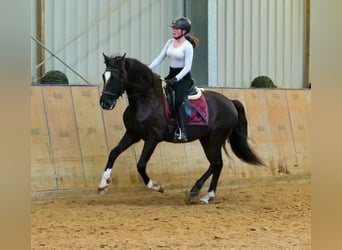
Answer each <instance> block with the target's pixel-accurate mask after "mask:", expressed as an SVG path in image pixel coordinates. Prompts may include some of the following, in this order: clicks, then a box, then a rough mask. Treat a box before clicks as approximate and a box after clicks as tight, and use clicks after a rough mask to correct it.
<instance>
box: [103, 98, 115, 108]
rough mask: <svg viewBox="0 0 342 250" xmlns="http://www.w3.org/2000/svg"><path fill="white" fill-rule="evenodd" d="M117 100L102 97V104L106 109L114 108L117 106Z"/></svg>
mask: <svg viewBox="0 0 342 250" xmlns="http://www.w3.org/2000/svg"><path fill="white" fill-rule="evenodd" d="M115 104H116V100H110V99H107V98H103V96H101V98H100V106H101V107H102V108H103V109H105V110H112V109H113V108H114V107H115Z"/></svg>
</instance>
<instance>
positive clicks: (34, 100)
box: [31, 86, 57, 192]
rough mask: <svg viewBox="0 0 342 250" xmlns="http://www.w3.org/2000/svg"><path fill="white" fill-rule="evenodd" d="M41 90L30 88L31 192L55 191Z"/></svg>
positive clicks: (35, 87)
mask: <svg viewBox="0 0 342 250" xmlns="http://www.w3.org/2000/svg"><path fill="white" fill-rule="evenodd" d="M51 153H52V152H51V144H50V139H49V133H48V129H47V122H46V115H45V106H44V102H43V97H42V88H41V87H38V86H34V87H31V191H33V192H34V191H39V190H53V189H56V188H57V186H56V175H55V169H54V167H55V166H54V162H53V159H52V155H51Z"/></svg>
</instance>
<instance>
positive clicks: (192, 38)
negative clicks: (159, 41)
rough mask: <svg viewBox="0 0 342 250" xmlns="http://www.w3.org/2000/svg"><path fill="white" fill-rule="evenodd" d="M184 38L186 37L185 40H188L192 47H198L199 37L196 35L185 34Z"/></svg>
mask: <svg viewBox="0 0 342 250" xmlns="http://www.w3.org/2000/svg"><path fill="white" fill-rule="evenodd" d="M185 38H186V40H188V41H189V42H190V43H191V44H192V47H194V48H197V47H198V45H199V39H198V38H197V37H195V36H192V35H186V36H185Z"/></svg>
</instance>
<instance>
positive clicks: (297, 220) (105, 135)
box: [31, 85, 312, 249]
mask: <svg viewBox="0 0 342 250" xmlns="http://www.w3.org/2000/svg"><path fill="white" fill-rule="evenodd" d="M211 90H214V91H217V92H220V93H222V94H224V95H225V96H227V97H229V98H231V99H238V100H240V101H241V102H242V103H243V104H244V106H245V108H246V116H247V120H248V135H249V137H250V138H249V142H250V145H251V146H252V147H253V149H254V150H255V152H256V153H257V154H258V155H259V156H260V157H261V158H262V159H263V160H264V162H265V163H266V166H265V167H262V166H252V165H248V164H245V163H243V162H242V161H240V160H239V159H238V158H237V157H236V156H235V155H234V154H233V153H232V151H231V149H230V146H229V144H228V143H227V149H228V154H229V156H226V155H225V154H223V156H224V167H223V169H222V173H221V177H220V179H219V183H218V188H217V190H216V197H215V199H214V200H213V201H212V202H211V203H210V204H200V203H199V202H198V203H197V202H194V203H191V204H189V203H188V202H186V196H187V191H188V190H189V189H190V188H191V187H192V185H193V184H194V182H195V181H196V180H197V179H198V178H199V177H200V176H201V175H202V174H203V173H204V172H205V171H206V170H207V168H208V166H209V162H208V161H207V160H206V157H205V155H204V152H203V151H202V147H201V145H200V143H199V142H198V141H195V142H191V143H187V144H171V143H166V142H162V143H160V144H159V145H158V146H157V148H156V150H155V151H154V153H153V155H152V158H151V159H150V161H149V163H148V167H147V171H148V173H149V175H150V176H151V178H152V179H153V180H156V181H158V182H159V183H161V184H163V185H164V188H165V191H164V193H160V192H155V191H152V190H151V189H148V188H146V187H145V186H144V184H143V181H142V180H141V179H140V176H139V174H138V172H137V169H136V164H137V160H138V159H139V156H140V152H141V149H142V145H143V144H142V142H139V143H138V144H135V145H134V146H132V147H131V148H129V149H128V150H126V151H125V152H123V153H122V154H121V155H120V156H119V158H118V159H117V161H116V162H115V165H114V168H113V172H112V175H111V182H110V183H109V189H108V191H107V193H106V194H104V195H99V194H97V187H98V185H99V182H100V180H101V176H102V174H103V171H104V167H105V164H106V161H107V157H108V154H109V152H110V150H111V149H112V148H113V147H114V146H115V145H116V144H117V143H118V141H119V140H120V138H121V136H122V135H123V133H124V126H123V122H122V113H123V111H124V109H125V107H126V106H127V97H126V96H125V95H124V96H123V97H122V98H120V99H119V100H118V103H117V105H116V107H115V109H114V110H112V111H105V110H102V109H101V107H100V106H99V97H100V93H101V91H102V88H101V87H99V86H89V85H88V86H76V85H75V86H71V85H64V86H61V85H32V86H31V140H32V143H31V144H32V153H31V155H32V156H31V158H32V162H31V175H32V186H31V190H32V205H31V225H32V226H31V227H32V229H31V248H32V249H311V212H312V211H311V184H310V179H311V139H310V133H311V127H310V126H311V125H310V124H311V110H310V108H311V107H310V102H311V90H310V89H300V90H299V89H279V88H276V89H248V88H211ZM208 183H209V180H208V181H207V183H206V185H205V186H204V187H203V189H202V192H203V194H205V193H206V191H207V188H208Z"/></svg>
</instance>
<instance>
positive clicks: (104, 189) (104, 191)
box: [97, 186, 108, 195]
mask: <svg viewBox="0 0 342 250" xmlns="http://www.w3.org/2000/svg"><path fill="white" fill-rule="evenodd" d="M107 191H108V186H107V187H103V188H98V189H97V193H98V194H100V195H103V194H105V193H106V192H107Z"/></svg>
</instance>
